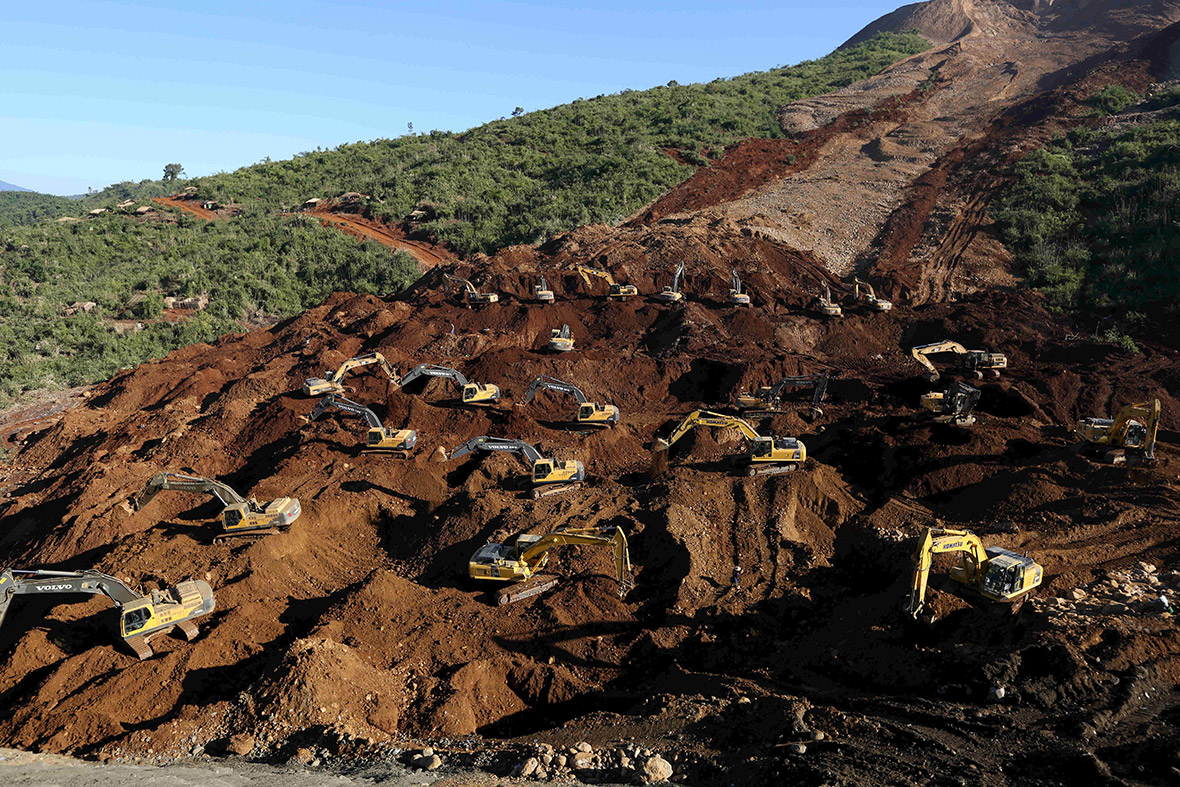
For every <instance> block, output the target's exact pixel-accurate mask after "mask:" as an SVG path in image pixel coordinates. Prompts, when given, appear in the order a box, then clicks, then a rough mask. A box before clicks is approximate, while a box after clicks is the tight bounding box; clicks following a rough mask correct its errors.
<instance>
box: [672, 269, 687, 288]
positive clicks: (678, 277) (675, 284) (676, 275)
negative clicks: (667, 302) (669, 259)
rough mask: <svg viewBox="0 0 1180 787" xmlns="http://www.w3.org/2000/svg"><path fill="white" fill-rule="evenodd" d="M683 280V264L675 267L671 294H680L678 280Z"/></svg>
mask: <svg viewBox="0 0 1180 787" xmlns="http://www.w3.org/2000/svg"><path fill="white" fill-rule="evenodd" d="M682 278H684V263H683V262H681V263H680V264H679V265H677V266H676V273H674V274H672V292H680V280H681V279H682Z"/></svg>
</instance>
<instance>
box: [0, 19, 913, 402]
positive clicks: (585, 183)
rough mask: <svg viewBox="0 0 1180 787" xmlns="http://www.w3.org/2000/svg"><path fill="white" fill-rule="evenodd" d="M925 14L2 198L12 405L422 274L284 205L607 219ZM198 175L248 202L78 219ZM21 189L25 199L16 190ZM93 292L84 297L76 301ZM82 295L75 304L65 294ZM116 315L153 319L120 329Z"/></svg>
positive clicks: (0, 326)
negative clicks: (731, 66) (892, 25)
mask: <svg viewBox="0 0 1180 787" xmlns="http://www.w3.org/2000/svg"><path fill="white" fill-rule="evenodd" d="M926 48H927V44H926V42H925V41H924V40H923V39H922V38H921V37H920V36H918V35H917V34H916V33H907V34H902V35H894V34H882V35H879V36H878V37H876V38H874V39H873V40H871V41H869V42H866V43H863V44H860V45H857V46H854V47H850V48H848V49H844V50H840V51H838V52H834V53H833V54H831V55H828V56H827V57H824V58H822V59H820V60H815V61H809V62H806V63H801V64H799V65H797V66H792V67H789V68H778V69H775V70H773V71H768V72H764V73H756V74H747V75H744V76H740V77H735V78H733V79H718V80H715V81H713V82H710V83H708V84H698V85H679V84H676V83H675V82H669V83H668V85H666V86H663V87H657V88H653V89H651V90H645V91H630V90H629V91H624V92H622V93H619V94H616V95H611V96H599V97H597V98H593V99H589V100H584V99H579V100H577V101H575V102H573V103H571V104H567V105H564V106H560V107H556V108H553V109H549V110H543V111H538V112H531V113H525V112H524V111H523V109H521V108H519V107H518V108H516V109H515V110H513V112H512V115H513V117H512V118H511V119H501V120H497V121H494V122H491V123H488V124H486V125H483V126H480V127H478V128H475V129H472V130H470V131H466V132H463V133H461V134H454V133H447V132H440V131H432V132H430V133H429V134H423V135H414V134H413V129H412V127H411V128H410V134H409V135H407V136H404V137H401V138H399V139H391V140H389V139H387V140H378V141H374V142H364V143H357V144H351V145H341V146H339V147H337V148H335V149H333V150H319V151H315V152H310V153H305V154H302V155H300V156H297V157H296V158H294V159H292V160H289V161H281V162H272V161H269V160H267V161H264V162H262V163H260V164H257V165H254V166H250V167H245V168H242V169H240V170H238V171H236V172H232V173H225V174H219V175H213V176H210V177H206V178H197V179H192V180H188V181H183V182H182V181H181V178H182V177H183V174H184V173H183V167H182V166H181V165H180V164H175V163H172V164H168V165H166V166H165V167H164V178H165V179H166V181H167V182H165V180H158V181H153V180H144V181H140V182H139V183H132V182H125V183H118V184H115V185H113V186H110V187H108V188H106V189H104V190H103V191H101V192H98V193H95V194H88V195H86V196H84V197H80V198H78V199H76V200H66V199H64V198H57V197H47V196H45V195H23V194H16V195H11V196H9V195H5V196H4V197H0V404H3V403H4V402H6V401H7V400H9V399H11V397H13V396H16V395H19V394H20V393H22V392H24V391H28V390H31V389H39V388H60V387H63V386H73V385H79V384H84V383H89V382H93V381H96V380H100V379H104V378H106V377H109V376H110V375H111V374H112V373H113V372H114V371H116V370H117V369H119V368H122V367H128V366H133V365H135V364H137V363H140V362H142V361H144V360H146V359H148V358H151V357H154V356H159V355H162V354H164V353H166V352H168V351H169V350H172V349H175V348H177V347H182V346H184V345H187V344H191V343H194V342H199V341H208V340H210V339H212V338H214V337H216V336H218V335H219V334H221V333H223V332H226V331H232V330H237V329H238V327H239V324H240V322H241V321H243V320H245V321H247V322H249V323H251V324H258V323H262V322H267V321H269V320H273V319H276V318H279V317H283V316H288V315H291V314H294V313H296V312H298V311H300V310H302V309H304V308H307V307H308V306H310V305H313V304H315V303H317V302H319V301H321V300H322V299H323V298H324V297H325V296H326V295H327V294H329V293H330V292H332V291H333V290H351V291H354V292H368V293H382V294H384V293H388V292H392V291H396V290H399V289H401V288H403V287H404V286H406V285H408V284H409V283H410V281H411V279H412V278H413V277H414V276H415V270H416V268H415V266H414V265H413V262H412V260H410V259H409V258H408V257H406V256H405V255H394V256H392V257H391V255H390V254H389V252H388V250H387V249H385V248H384V247H381V246H378V245H376V244H371V243H362V244H358V243H357V242H356V241H355V240H353V239H352V238H350V237H348V236H346V235H343V234H341V233H339V232H336V231H334V230H324V229H322V228H321V227H320V226H319V224H318V222H316V221H314V220H311V219H308V218H302V217H298V216H296V217H282V216H280V215H278V214H279V213H280V212H281V211H283V210H285V209H288V208H290V207H292V206H295V205H298V204H300V203H302V202H303V201H304V200H306V199H308V198H309V197H313V196H329V197H331V196H337V195H339V194H341V193H344V192H347V191H359V192H362V193H366V194H369V195H371V198H370V200H369V202H368V204H367V207H366V210H367V212H368V213H369V214H370V215H371V216H375V217H376V218H379V219H382V220H385V221H388V222H398V221H401V220H402V219H403V218H404V217H405V216H406V215H407V214H409V213H410V212H411V211H413V210H414V209H415V208H417V207H423V208H425V212H426V214H427V220H426V221H425V222H424V223H423V224H422V225H421V226H422V227H423V228H424V229H425V230H427V231H428V232H430V233H431V234H433V235H434V236H435V237H436V238H437V239H439V240H442V241H444V242H447V243H449V244H451V245H452V247H454V248H455V249H456V250H457V251H459V252H460V253H472V252H477V251H493V250H495V249H497V248H499V247H501V246H504V245H507V244H512V243H521V242H535V241H540V240H544V239H546V238H548V237H551V236H552V235H554V234H556V233H558V232H563V231H566V230H570V229H573V228H575V227H577V226H579V225H582V224H589V223H594V222H603V221H606V222H617V221H619V220H621V219H623V218H624V217H626V216H628V215H630V214H631V213H633V212H634V211H635V210H637V209H638V208H640V207H641V206H643V205H644V204H645V203H647V202H649V201H651V200H652V199H654V198H655V197H657V196H658V195H660V194H661V193H663V192H664V191H666V190H667V189H668V188H670V187H672V186H674V185H676V184H677V183H679V182H680V181H682V180H684V179H685V178H687V177H688V176H689V175H691V174H692V167H691V166H685V165H683V164H680V163H677V161H676V160H675V159H674V158H673V157H672V156H670V155H668V154H667V153H666V152H665V149H667V148H675V149H677V150H678V151H680V155H681V157H682V158H683V159H684V160H685V161H689V162H692V163H693V164H697V165H701V166H704V165H707V164H708V163H709V159H710V158H716V157H717V156H719V155H720V153H721V151H722V149H723V148H724V147H725V146H726V145H729V144H731V143H734V142H736V141H738V140H741V139H745V138H749V137H778V136H781V135H782V132H781V130H780V129H779V127H778V123H777V120H776V112H777V110H778V109H779V107H781V106H783V105H784V104H787V103H790V102H791V101H794V100H797V99H800V98H806V97H809V96H814V95H818V94H821V93H824V92H828V91H831V90H835V89H838V88H840V87H843V86H845V85H848V84H851V83H852V82H854V81H857V80H859V79H863V78H865V77H868V76H871V75H872V74H874V73H876V72H878V71H880V70H881V69H882V68H884V67H886V66H888V65H890V64H891V63H894V62H896V61H897V60H899V59H901V58H903V57H906V56H908V55H911V54H914V53H917V52H920V51H923V50H925V49H926ZM184 185H193V186H196V187H197V188H198V190H199V194H200V196H201V197H202V198H203V199H212V200H216V201H218V202H221V203H230V202H233V203H238V204H241V205H245V206H246V209H245V210H244V211H243V212H242V213H241V214H239V215H238V216H237V217H235V218H234V219H232V220H229V221H216V222H204V221H202V220H199V219H195V218H193V217H190V216H187V215H180V214H179V213H178V212H175V211H172V212H170V213H169V212H165V213H166V215H167V218H168V220H166V221H158V220H145V219H140V218H136V217H134V216H132V215H128V214H126V213H122V212H113V213H107V214H104V215H102V216H99V217H97V218H89V219H87V220H85V221H83V222H77V223H54V222H51V221H46V219H51V218H57V217H58V216H62V215H68V216H81V215H83V214H85V213H86V212H87V211H89V210H91V209H94V208H97V207H106V208H113V207H114V206H115V205H116V204H118V203H119V202H122V201H124V200H128V199H130V200H135V201H136V203H137V204H144V203H146V202H147V201H148V200H149V199H150V198H152V197H157V196H162V195H164V194H167V193H172V192H173V191H175V190H177V189H178V188H180V187H182V186H184ZM21 200H25V202H22V201H21ZM198 294H208V295H209V297H210V302H209V308H208V310H207V311H204V312H200V313H198V314H196V315H195V316H193V317H191V318H190V319H188V320H185V321H183V322H169V321H167V320H158V318H159V317H160V316H161V314H162V313H163V311H164V300H163V299H164V297H165V296H181V297H184V296H193V295H198ZM91 301H93V302H95V303H96V304H97V306H96V307H95V308H94V309H93V310H91V311H89V312H87V311H84V310H73V309H71V308H70V305H71V304H74V303H79V302H91ZM67 312H69V313H67ZM116 320H130V321H131V325H132V327H133V328H134V323H135V322H137V321H142V322H143V323H144V327H143V328H142V329H141V330H138V331H137V330H130V331H126V332H123V333H118V332H116V330H115V327H116V325H115V321H116Z"/></svg>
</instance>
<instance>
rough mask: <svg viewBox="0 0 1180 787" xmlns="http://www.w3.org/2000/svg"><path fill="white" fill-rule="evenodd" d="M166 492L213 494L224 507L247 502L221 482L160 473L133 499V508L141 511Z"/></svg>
mask: <svg viewBox="0 0 1180 787" xmlns="http://www.w3.org/2000/svg"><path fill="white" fill-rule="evenodd" d="M164 490H170V491H174V492H212V493H213V496H214V497H216V498H217V499H218V500H220V501H221V504H222V505H224V506H229V505H233V504H238V505H241V504H243V503H246V502H247V500H246V499H245V498H244V497H242V496H241V495H239V494H238V493H237V492H235V491H234V490H233V489H232V488H231V487H229V486H228V485H226V484H223V483H221V482H220V481H214V480H212V479H209V478H197V477H195V476H188V475H180V474H179V473H160V474H159V475H156V476H153V477H152V479H151V480H150V481H148V482H147V484H146V485H145V486H144V488H143V491H141V492H140V493H139V494H138V495H136V496H135V497H133V498H132V499H131V507H132V509H134V510H135V511H140V510H142V509H143V507H144V506H146V505H147V504H148V503H150V502H152V500H153V499H154V498H155V496H156V495H158V494H159V493H160V492H162V491H164Z"/></svg>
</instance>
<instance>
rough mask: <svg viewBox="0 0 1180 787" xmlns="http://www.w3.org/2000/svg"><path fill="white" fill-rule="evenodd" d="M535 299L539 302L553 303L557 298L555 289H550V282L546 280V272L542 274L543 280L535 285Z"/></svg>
mask: <svg viewBox="0 0 1180 787" xmlns="http://www.w3.org/2000/svg"><path fill="white" fill-rule="evenodd" d="M533 299H534V300H536V301H538V302H539V303H553V301H554V300H555V298H554V296H553V290H551V289H549V282H547V281H545V276H544V274H542V275H541V281H540V282H538V283H537V285H536V286H534V287H533Z"/></svg>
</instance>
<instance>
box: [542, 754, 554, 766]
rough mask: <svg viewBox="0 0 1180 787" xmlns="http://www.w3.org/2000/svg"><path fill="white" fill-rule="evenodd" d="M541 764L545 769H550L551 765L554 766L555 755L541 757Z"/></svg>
mask: <svg viewBox="0 0 1180 787" xmlns="http://www.w3.org/2000/svg"><path fill="white" fill-rule="evenodd" d="M541 764H542V765H544V766H545V767H549V766H550V765H552V764H553V755H552V754H542V755H541Z"/></svg>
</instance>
